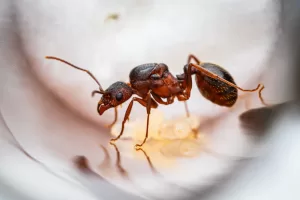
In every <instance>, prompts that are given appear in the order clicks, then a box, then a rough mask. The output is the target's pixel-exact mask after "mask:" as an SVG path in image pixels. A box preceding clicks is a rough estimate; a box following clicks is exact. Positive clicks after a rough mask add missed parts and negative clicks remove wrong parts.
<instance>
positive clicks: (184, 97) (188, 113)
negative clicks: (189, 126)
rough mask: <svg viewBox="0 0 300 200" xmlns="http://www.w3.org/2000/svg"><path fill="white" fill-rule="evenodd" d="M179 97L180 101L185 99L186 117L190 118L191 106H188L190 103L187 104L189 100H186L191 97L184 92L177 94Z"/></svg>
mask: <svg viewBox="0 0 300 200" xmlns="http://www.w3.org/2000/svg"><path fill="white" fill-rule="evenodd" d="M177 99H178V101H184V107H185V112H186V117H187V118H189V117H190V111H189V108H188V105H187V102H186V100H188V99H189V98H188V97H186V96H185V95H183V94H180V95H177Z"/></svg>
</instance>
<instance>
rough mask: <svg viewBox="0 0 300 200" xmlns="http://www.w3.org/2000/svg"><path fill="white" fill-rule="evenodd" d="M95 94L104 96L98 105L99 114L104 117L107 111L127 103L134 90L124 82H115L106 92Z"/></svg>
mask: <svg viewBox="0 0 300 200" xmlns="http://www.w3.org/2000/svg"><path fill="white" fill-rule="evenodd" d="M94 93H100V94H103V95H102V97H101V99H100V101H99V103H98V109H97V110H98V112H99V114H100V115H102V114H103V113H104V112H105V111H106V110H108V109H110V108H114V107H116V106H118V105H121V104H122V103H124V102H125V101H127V100H128V99H129V98H130V97H131V96H132V94H133V91H132V88H131V87H130V86H129V85H127V84H126V83H124V82H119V81H118V82H115V83H113V84H112V85H111V86H109V87H108V88H107V89H106V90H105V91H94V92H93V93H92V95H94Z"/></svg>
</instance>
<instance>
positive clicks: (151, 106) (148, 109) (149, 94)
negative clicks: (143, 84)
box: [135, 91, 158, 150]
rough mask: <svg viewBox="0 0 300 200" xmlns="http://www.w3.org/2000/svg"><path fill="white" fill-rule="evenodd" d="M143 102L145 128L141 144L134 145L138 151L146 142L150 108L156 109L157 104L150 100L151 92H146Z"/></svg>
mask: <svg viewBox="0 0 300 200" xmlns="http://www.w3.org/2000/svg"><path fill="white" fill-rule="evenodd" d="M144 102H145V103H146V109H147V126H146V135H145V138H144V140H143V142H142V143H141V144H136V145H135V149H136V150H139V149H141V147H142V146H143V145H144V144H145V142H146V141H147V138H148V131H149V120H150V114H151V113H150V112H151V108H157V107H158V104H157V103H156V102H155V101H154V100H153V99H152V98H151V91H149V92H148V94H147V97H146V99H145V100H144Z"/></svg>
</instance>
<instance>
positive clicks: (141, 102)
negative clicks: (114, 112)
mask: <svg viewBox="0 0 300 200" xmlns="http://www.w3.org/2000/svg"><path fill="white" fill-rule="evenodd" d="M134 101H137V102H139V103H140V104H141V105H142V106H146V102H145V100H144V99H140V98H137V97H134V98H133V99H132V100H131V101H130V103H129V105H128V107H127V110H126V113H125V116H124V119H123V122H122V129H121V132H120V134H119V135H118V136H117V137H116V138H113V139H111V140H110V143H111V144H113V142H114V141H117V140H118V139H119V138H120V137H121V136H122V135H123V132H124V127H125V123H126V121H127V120H128V119H129V115H130V113H131V110H132V106H133V102H134Z"/></svg>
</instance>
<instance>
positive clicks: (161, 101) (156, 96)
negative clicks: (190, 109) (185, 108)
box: [151, 92, 174, 105]
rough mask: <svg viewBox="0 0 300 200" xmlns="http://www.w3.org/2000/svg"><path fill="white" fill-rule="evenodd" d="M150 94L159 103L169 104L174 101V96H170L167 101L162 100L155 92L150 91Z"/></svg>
mask: <svg viewBox="0 0 300 200" xmlns="http://www.w3.org/2000/svg"><path fill="white" fill-rule="evenodd" d="M151 95H152V97H153V98H154V100H155V101H157V103H159V104H163V105H169V104H172V103H173V102H174V97H170V98H168V99H167V101H163V100H162V98H161V97H160V96H158V95H157V94H155V93H153V92H151Z"/></svg>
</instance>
